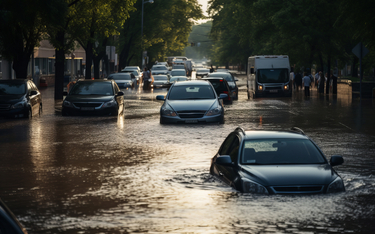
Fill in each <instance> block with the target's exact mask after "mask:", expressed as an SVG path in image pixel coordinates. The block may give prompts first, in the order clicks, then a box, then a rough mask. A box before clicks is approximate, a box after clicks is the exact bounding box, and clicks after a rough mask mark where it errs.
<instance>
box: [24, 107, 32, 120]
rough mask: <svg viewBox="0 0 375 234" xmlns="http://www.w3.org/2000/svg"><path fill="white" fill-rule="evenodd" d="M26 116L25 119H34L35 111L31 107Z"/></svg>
mask: <svg viewBox="0 0 375 234" xmlns="http://www.w3.org/2000/svg"><path fill="white" fill-rule="evenodd" d="M24 118H25V119H32V118H33V112H32V111H31V109H30V108H29V109H28V110H27V111H26V112H25V114H24Z"/></svg>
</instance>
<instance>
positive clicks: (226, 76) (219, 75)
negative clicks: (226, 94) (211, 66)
mask: <svg viewBox="0 0 375 234" xmlns="http://www.w3.org/2000/svg"><path fill="white" fill-rule="evenodd" d="M209 77H221V78H224V79H225V80H226V81H229V82H231V81H232V82H233V78H232V75H231V74H229V73H210V75H209Z"/></svg>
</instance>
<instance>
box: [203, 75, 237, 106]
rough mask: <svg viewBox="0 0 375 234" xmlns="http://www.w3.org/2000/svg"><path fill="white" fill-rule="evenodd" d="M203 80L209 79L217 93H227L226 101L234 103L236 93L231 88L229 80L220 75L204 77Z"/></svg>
mask: <svg viewBox="0 0 375 234" xmlns="http://www.w3.org/2000/svg"><path fill="white" fill-rule="evenodd" d="M202 80H207V81H209V82H210V83H211V84H212V86H213V87H214V89H215V92H216V94H217V95H220V94H221V93H225V94H227V95H228V97H226V98H225V99H223V101H224V103H226V104H232V103H233V98H234V96H235V95H234V94H233V91H232V90H231V89H230V88H229V85H228V82H227V81H226V80H225V79H223V78H220V77H213V78H207V77H206V78H202Z"/></svg>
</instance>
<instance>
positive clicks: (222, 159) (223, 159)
mask: <svg viewBox="0 0 375 234" xmlns="http://www.w3.org/2000/svg"><path fill="white" fill-rule="evenodd" d="M215 163H216V164H218V165H221V166H232V165H233V164H232V159H231V158H230V156H229V155H221V156H219V157H217V158H216V160H215Z"/></svg>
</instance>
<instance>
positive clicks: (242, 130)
mask: <svg viewBox="0 0 375 234" xmlns="http://www.w3.org/2000/svg"><path fill="white" fill-rule="evenodd" d="M235 131H240V132H242V133H243V134H244V135H246V132H245V130H244V129H243V128H241V127H237V128H236V130H235Z"/></svg>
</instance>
